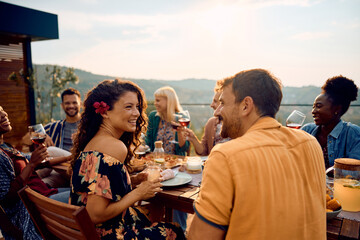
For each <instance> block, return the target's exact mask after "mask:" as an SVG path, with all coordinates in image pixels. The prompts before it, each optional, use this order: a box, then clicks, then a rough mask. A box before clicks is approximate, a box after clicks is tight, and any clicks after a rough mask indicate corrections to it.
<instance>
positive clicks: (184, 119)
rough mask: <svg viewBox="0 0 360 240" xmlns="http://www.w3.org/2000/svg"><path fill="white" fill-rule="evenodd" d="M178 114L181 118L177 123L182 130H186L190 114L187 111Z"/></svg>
mask: <svg viewBox="0 0 360 240" xmlns="http://www.w3.org/2000/svg"><path fill="white" fill-rule="evenodd" d="M179 114H180V115H181V117H180V118H179V120H178V121H179V123H180V124H181V126H183V127H184V128H187V126H189V124H190V113H189V111H188V110H184V111H182V112H180V113H179Z"/></svg>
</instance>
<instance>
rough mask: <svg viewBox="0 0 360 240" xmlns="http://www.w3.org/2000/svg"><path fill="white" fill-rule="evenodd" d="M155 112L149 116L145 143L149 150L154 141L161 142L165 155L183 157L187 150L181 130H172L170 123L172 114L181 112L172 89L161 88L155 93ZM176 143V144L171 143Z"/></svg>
mask: <svg viewBox="0 0 360 240" xmlns="http://www.w3.org/2000/svg"><path fill="white" fill-rule="evenodd" d="M154 95H155V103H154V105H155V108H156V110H155V111H152V112H151V113H150V114H149V124H148V128H147V132H146V137H145V142H146V145H148V146H149V147H150V149H151V151H153V150H154V148H155V141H162V142H163V148H164V151H165V153H169V154H176V155H182V156H184V155H185V153H186V151H187V149H188V148H189V144H190V143H189V141H186V138H185V136H184V131H183V128H181V127H179V128H178V129H177V130H175V129H173V127H172V125H171V121H173V120H174V113H179V112H181V111H183V109H182V107H181V106H180V103H179V99H178V96H177V95H176V92H175V90H174V89H173V88H172V87H168V86H167V87H162V88H159V89H158V90H156V91H155V93H154ZM173 141H177V142H178V143H173Z"/></svg>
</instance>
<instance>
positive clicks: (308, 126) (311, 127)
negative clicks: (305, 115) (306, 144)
mask: <svg viewBox="0 0 360 240" xmlns="http://www.w3.org/2000/svg"><path fill="white" fill-rule="evenodd" d="M315 128H316V124H315V123H307V124H305V125H304V126H302V127H301V130H304V131H305V132H311V131H312V130H314V129H315Z"/></svg>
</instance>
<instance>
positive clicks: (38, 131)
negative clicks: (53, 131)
mask: <svg viewBox="0 0 360 240" xmlns="http://www.w3.org/2000/svg"><path fill="white" fill-rule="evenodd" d="M28 129H29V133H30V139H31V141H32V142H33V143H34V144H36V145H40V144H43V143H44V142H45V138H46V132H45V129H44V127H43V125H42V124H36V125H31V126H29V127H28Z"/></svg>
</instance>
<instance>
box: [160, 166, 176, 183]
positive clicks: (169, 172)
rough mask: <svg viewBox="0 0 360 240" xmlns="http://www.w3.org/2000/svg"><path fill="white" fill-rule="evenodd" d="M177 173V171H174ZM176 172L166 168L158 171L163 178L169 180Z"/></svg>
mask: <svg viewBox="0 0 360 240" xmlns="http://www.w3.org/2000/svg"><path fill="white" fill-rule="evenodd" d="M176 173H177V171H176ZM176 173H175V172H174V171H173V170H171V169H166V170H164V171H162V172H161V173H160V175H161V177H162V178H163V179H164V181H165V180H169V179H172V178H174V177H175V175H176Z"/></svg>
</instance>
